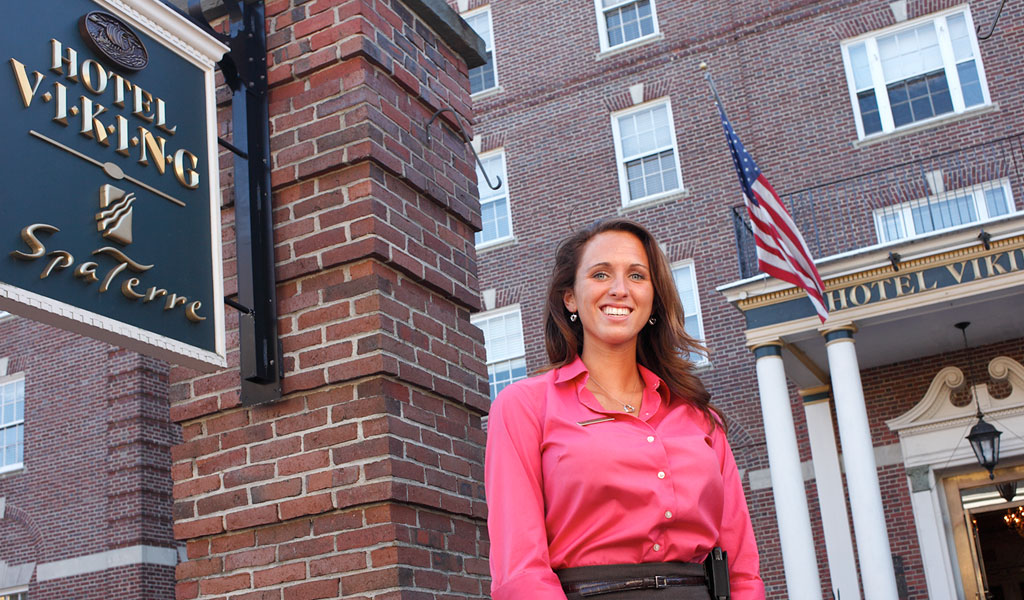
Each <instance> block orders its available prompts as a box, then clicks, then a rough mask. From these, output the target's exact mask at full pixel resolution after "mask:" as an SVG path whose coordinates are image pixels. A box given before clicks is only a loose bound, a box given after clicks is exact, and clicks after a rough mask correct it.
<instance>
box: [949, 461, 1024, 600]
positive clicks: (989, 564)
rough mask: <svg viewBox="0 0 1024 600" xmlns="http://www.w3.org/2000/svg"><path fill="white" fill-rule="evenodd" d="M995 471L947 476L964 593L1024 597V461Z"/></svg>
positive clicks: (984, 599)
mask: <svg viewBox="0 0 1024 600" xmlns="http://www.w3.org/2000/svg"><path fill="white" fill-rule="evenodd" d="M995 474H996V477H995V479H993V480H990V479H989V478H988V473H985V472H973V473H968V474H963V475H958V476H954V477H948V478H946V479H944V480H943V487H944V488H945V491H946V498H947V501H948V505H949V516H950V525H951V528H952V531H953V540H954V543H955V546H956V561H957V563H958V565H959V568H960V579H961V583H962V585H963V591H964V598H966V599H967V600H1024V466H1016V467H1008V468H1005V469H999V470H996V472H995ZM1014 515H1019V517H1020V520H1019V525H1017V521H1015V520H1014V519H1013V516H1014Z"/></svg>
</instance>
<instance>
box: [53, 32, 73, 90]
mask: <svg viewBox="0 0 1024 600" xmlns="http://www.w3.org/2000/svg"><path fill="white" fill-rule="evenodd" d="M50 56H51V59H52V60H51V61H50V70H51V71H53V72H54V73H56V74H58V75H63V76H65V77H67V79H68V81H73V82H75V83H78V53H77V52H75V51H74V49H72V48H71V47H70V46H69V47H68V50H67V52H66V53H65V52H64V51H63V46H62V45H61V43H60V42H58V41H57V40H54V39H51V40H50ZM64 67H67V72H65V71H64Z"/></svg>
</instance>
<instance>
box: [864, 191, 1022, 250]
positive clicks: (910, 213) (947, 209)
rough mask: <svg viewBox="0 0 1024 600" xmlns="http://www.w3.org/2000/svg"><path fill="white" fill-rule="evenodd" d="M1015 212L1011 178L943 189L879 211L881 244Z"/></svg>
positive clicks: (877, 224) (875, 213) (878, 228)
mask: <svg viewBox="0 0 1024 600" xmlns="http://www.w3.org/2000/svg"><path fill="white" fill-rule="evenodd" d="M1012 212H1014V205H1013V197H1012V196H1011V194H1010V184H1009V182H1008V181H1000V182H995V183H987V184H984V185H979V186H975V187H972V188H967V189H961V190H956V191H952V192H943V193H940V194H936V195H934V196H929V197H927V198H924V199H921V200H915V201H913V202H906V203H904V204H898V205H895V206H887V207H885V208H880V209H877V210H875V212H874V217H875V229H876V231H877V232H878V243H880V244H884V243H886V242H894V241H896V240H902V239H904V238H909V237H913V236H916V235H924V234H926V233H931V232H933V231H942V230H943V229H952V228H953V227H957V226H958V225H966V224H968V223H977V222H979V221H985V220H988V219H994V218H996V217H1001V216H1003V215H1007V214H1010V213H1012Z"/></svg>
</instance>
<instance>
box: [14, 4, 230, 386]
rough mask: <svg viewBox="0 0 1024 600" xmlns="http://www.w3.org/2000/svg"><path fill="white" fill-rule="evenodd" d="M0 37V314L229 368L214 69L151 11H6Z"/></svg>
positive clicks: (111, 7)
mask: <svg viewBox="0 0 1024 600" xmlns="http://www.w3.org/2000/svg"><path fill="white" fill-rule="evenodd" d="M5 21H6V27H5V29H6V32H5V34H4V35H3V36H2V37H0V48H2V50H0V54H2V57H3V61H4V62H5V63H6V64H5V65H4V66H3V67H2V68H0V113H2V114H3V118H2V119H0V139H2V140H3V142H2V144H3V154H4V160H3V166H2V167H0V169H2V170H0V173H2V182H3V183H2V186H0V309H2V310H7V311H9V312H12V313H17V314H21V315H23V316H26V317H30V318H34V319H37V320H40V321H44V322H46V323H49V324H52V325H55V326H58V327H61V328H65V329H69V330H72V331H75V332H78V333H82V334H86V335H90V336H92V337H95V338H98V339H102V340H104V341H107V342H110V343H114V344H117V345H121V346H125V347H128V348H131V349H134V350H137V351H139V352H143V353H147V354H151V355H155V356H158V357H160V358H163V359H166V360H169V361H171V362H175V363H178V364H183V365H187V366H191V367H195V368H201V369H202V368H205V369H209V368H212V367H222V366H224V365H225V341H224V309H223V289H222V288H223V281H222V272H221V252H220V250H221V248H220V246H221V242H220V200H219V199H220V194H219V189H220V186H219V182H218V177H217V151H216V113H215V97H214V73H213V70H214V66H215V63H216V61H217V60H219V59H220V56H221V55H222V54H223V52H224V51H225V50H226V48H225V47H224V46H222V45H221V44H219V43H217V42H216V41H213V40H212V39H211V38H209V36H207V35H206V34H204V33H202V32H201V31H200V30H199V29H198V28H196V27H195V26H194V25H192V24H191V23H190V22H189V21H188V20H187V19H186V18H185V17H183V16H182V15H180V14H178V13H176V12H174V11H173V10H171V9H169V8H168V7H166V6H165V5H163V4H162V3H160V2H158V1H155V0H153V1H147V2H132V3H131V4H130V5H129V4H127V3H124V2H120V1H103V2H100V1H91V0H61V1H60V2H56V1H51V2H38V3H31V4H22V5H18V6H17V7H16V8H14V9H13V10H11V11H8V14H7V15H6V17H5Z"/></svg>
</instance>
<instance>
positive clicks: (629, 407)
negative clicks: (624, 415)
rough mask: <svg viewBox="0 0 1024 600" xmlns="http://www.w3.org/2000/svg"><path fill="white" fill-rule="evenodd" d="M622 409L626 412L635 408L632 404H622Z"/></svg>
mask: <svg viewBox="0 0 1024 600" xmlns="http://www.w3.org/2000/svg"><path fill="white" fill-rule="evenodd" d="M622 410H624V411H626V412H628V413H631V412H633V411H634V410H636V408H635V407H634V406H633V405H632V404H623V405H622Z"/></svg>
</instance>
